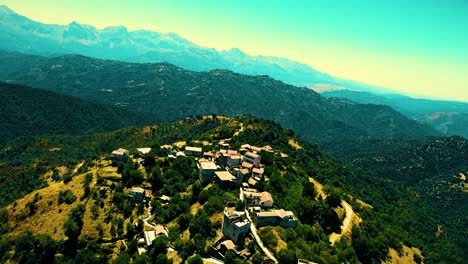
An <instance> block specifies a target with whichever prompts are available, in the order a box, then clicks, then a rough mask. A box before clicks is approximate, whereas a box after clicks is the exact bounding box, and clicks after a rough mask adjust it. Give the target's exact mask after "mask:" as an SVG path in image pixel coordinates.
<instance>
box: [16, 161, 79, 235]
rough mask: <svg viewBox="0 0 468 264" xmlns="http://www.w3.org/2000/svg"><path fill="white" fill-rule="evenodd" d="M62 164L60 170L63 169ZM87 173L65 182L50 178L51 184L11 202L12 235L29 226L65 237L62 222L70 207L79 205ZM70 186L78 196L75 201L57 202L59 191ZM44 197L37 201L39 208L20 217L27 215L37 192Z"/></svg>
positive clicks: (34, 230) (29, 228)
mask: <svg viewBox="0 0 468 264" xmlns="http://www.w3.org/2000/svg"><path fill="white" fill-rule="evenodd" d="M64 168H66V167H64V166H62V169H61V171H62V172H63V171H64ZM85 174H86V173H84V174H81V175H77V176H75V177H73V178H72V180H71V181H70V182H69V183H67V184H64V183H63V182H52V181H50V182H49V186H48V187H46V188H43V189H40V190H37V191H34V192H32V193H30V194H28V195H26V196H25V197H23V198H21V199H18V200H17V201H16V203H15V204H16V205H15V204H12V205H9V206H8V207H7V208H8V212H9V215H10V216H11V217H10V223H9V224H10V226H11V227H12V231H11V232H10V234H11V235H13V236H16V235H18V234H20V233H21V232H23V231H26V230H30V231H32V232H33V233H49V234H51V236H52V237H53V238H54V239H57V240H60V239H64V238H65V236H64V233H63V223H64V222H65V220H66V219H67V217H68V214H69V213H70V211H71V210H72V209H73V208H74V207H76V206H77V205H78V204H79V203H80V200H79V198H80V197H81V196H82V195H83V193H84V190H83V180H84V175H85ZM64 190H71V191H72V192H73V194H74V195H75V196H76V197H77V199H76V201H75V202H73V203H72V204H70V205H69V204H65V203H62V204H60V205H59V204H58V195H59V192H60V191H64ZM36 194H37V195H39V196H40V197H41V198H40V199H39V201H37V211H36V213H35V214H34V215H33V216H28V217H26V218H25V219H23V220H17V218H18V216H19V215H20V214H26V215H28V213H29V210H28V209H27V208H26V204H27V203H28V202H31V201H33V200H34V197H35V195H36Z"/></svg>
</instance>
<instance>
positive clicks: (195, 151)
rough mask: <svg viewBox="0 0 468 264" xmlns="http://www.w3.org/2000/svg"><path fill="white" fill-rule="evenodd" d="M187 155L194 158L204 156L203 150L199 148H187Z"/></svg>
mask: <svg viewBox="0 0 468 264" xmlns="http://www.w3.org/2000/svg"><path fill="white" fill-rule="evenodd" d="M185 155H186V156H192V157H201V155H202V148H199V147H190V146H186V147H185Z"/></svg>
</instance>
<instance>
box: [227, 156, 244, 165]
mask: <svg viewBox="0 0 468 264" xmlns="http://www.w3.org/2000/svg"><path fill="white" fill-rule="evenodd" d="M240 162H241V156H240V155H238V154H235V155H230V156H229V157H228V159H227V166H229V167H230V168H237V167H239V165H240Z"/></svg>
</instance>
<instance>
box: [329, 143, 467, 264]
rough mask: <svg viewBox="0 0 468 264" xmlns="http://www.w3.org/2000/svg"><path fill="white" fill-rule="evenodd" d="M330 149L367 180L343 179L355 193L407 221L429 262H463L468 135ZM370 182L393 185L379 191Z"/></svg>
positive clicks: (410, 231) (411, 237)
mask: <svg viewBox="0 0 468 264" xmlns="http://www.w3.org/2000/svg"><path fill="white" fill-rule="evenodd" d="M329 149H332V156H333V157H335V158H337V159H338V160H340V161H341V162H342V163H344V164H346V166H348V167H349V168H350V169H351V170H353V171H355V174H356V175H359V176H360V178H361V180H362V182H360V183H358V184H357V183H354V181H355V180H356V179H357V178H343V181H342V184H344V186H346V187H347V188H348V190H350V191H351V189H353V188H355V190H354V191H353V192H355V193H356V194H357V195H359V196H360V197H362V199H364V200H366V201H372V204H373V205H374V206H375V207H381V208H384V210H385V211H386V212H387V214H388V215H389V216H392V220H394V221H400V223H401V226H406V227H407V229H408V230H409V233H408V240H409V241H412V243H416V244H417V245H418V247H420V248H421V249H423V252H426V257H427V259H426V261H425V262H426V263H428V262H429V261H431V262H434V263H441V262H446V263H456V262H459V263H462V262H463V255H464V248H466V247H467V246H468V244H467V243H468V241H467V239H466V238H467V236H468V233H467V229H466V225H467V223H468V216H467V215H466V212H467V211H468V196H467V190H466V187H464V184H465V181H464V180H461V179H460V173H463V174H467V172H468V159H467V158H466V156H467V154H468V140H466V139H465V138H462V137H448V138H438V137H426V138H417V139H403V140H383V141H382V140H375V141H368V142H366V141H363V142H360V143H353V144H346V143H342V144H336V145H334V146H332V147H330V146H329ZM324 180H326V181H329V180H330V179H324ZM369 183H371V186H372V187H373V188H372V189H375V190H379V189H380V188H378V186H388V189H384V188H382V189H380V190H381V191H378V192H373V191H372V190H371V188H366V187H365V185H368V184H369ZM359 186H360V187H359ZM382 191H384V192H382ZM389 205H391V206H389ZM397 205H398V206H397ZM393 206H395V207H393ZM396 208H399V209H400V210H401V212H404V214H402V213H397V212H398V211H395V209H396ZM399 218H400V220H398V219H399ZM440 230H442V233H440ZM438 231H439V232H438Z"/></svg>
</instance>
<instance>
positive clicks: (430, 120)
mask: <svg viewBox="0 0 468 264" xmlns="http://www.w3.org/2000/svg"><path fill="white" fill-rule="evenodd" d="M321 95H323V96H325V97H339V98H346V99H349V100H352V101H354V102H357V103H372V104H379V105H387V106H390V107H392V108H394V109H395V110H397V111H399V112H401V113H403V114H404V115H406V116H408V117H410V118H413V119H415V120H417V121H420V122H424V123H427V124H429V125H431V126H432V127H433V128H435V129H436V130H437V131H440V132H441V133H443V134H444V135H447V136H453V135H459V136H463V137H465V138H468V130H467V129H466V128H467V127H468V103H462V102H455V101H439V100H429V99H416V98H411V97H409V96H403V95H395V94H387V95H386V94H373V93H368V92H359V91H351V90H337V91H328V92H322V93H321Z"/></svg>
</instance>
